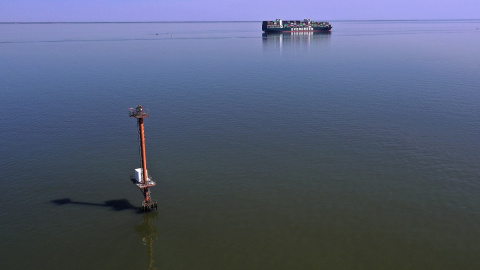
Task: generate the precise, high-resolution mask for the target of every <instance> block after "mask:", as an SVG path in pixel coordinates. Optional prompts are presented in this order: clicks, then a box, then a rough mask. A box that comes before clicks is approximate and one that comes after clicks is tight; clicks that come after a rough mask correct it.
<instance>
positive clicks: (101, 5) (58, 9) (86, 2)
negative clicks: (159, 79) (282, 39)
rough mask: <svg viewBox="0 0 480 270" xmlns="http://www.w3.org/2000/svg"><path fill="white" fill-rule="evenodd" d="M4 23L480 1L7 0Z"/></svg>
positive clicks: (318, 12)
mask: <svg viewBox="0 0 480 270" xmlns="http://www.w3.org/2000/svg"><path fill="white" fill-rule="evenodd" d="M0 10H2V12H1V13H0V22H179V21H263V20H274V19H276V18H282V19H303V18H310V19H312V20H326V21H338V20H475V19H480V15H478V10H480V2H479V1H477V0H457V1H455V0H437V1H433V0H427V1H422V2H418V1H415V0H403V1H401V0H390V1H381V0H365V1H362V2H358V1H354V0H338V1H336V2H330V1H323V0H316V1H312V0H304V1H301V2H294V3H281V2H278V1H273V0H265V1H261V2H258V1H254V0H244V1H240V0H231V1H228V2H225V1H220V0H201V1H200V0H178V1H176V2H168V1H165V0H141V1H126V0H97V1H92V0H83V1H81V0H49V1H44V0H3V1H2V2H0Z"/></svg>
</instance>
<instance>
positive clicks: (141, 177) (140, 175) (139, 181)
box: [129, 105, 157, 212]
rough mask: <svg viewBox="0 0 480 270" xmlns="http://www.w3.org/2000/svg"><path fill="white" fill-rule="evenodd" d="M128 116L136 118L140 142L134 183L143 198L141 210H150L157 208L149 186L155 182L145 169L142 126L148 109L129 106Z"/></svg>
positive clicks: (147, 115)
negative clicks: (139, 163)
mask: <svg viewBox="0 0 480 270" xmlns="http://www.w3.org/2000/svg"><path fill="white" fill-rule="evenodd" d="M129 116H130V117H135V118H137V125H138V141H139V144H140V161H141V166H142V167H141V168H137V169H135V181H134V183H135V185H137V187H138V188H140V190H141V191H142V194H143V197H144V200H143V203H142V210H143V211H145V212H146V211H151V210H154V209H157V202H156V201H153V200H152V198H151V193H150V187H153V186H155V185H156V183H155V182H154V181H153V180H152V179H151V177H150V175H148V171H147V159H146V155H145V131H144V127H143V118H147V117H149V114H148V111H147V110H146V109H145V108H143V106H142V105H138V106H137V108H135V109H133V108H130V112H129Z"/></svg>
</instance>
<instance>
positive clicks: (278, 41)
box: [262, 32, 331, 52]
mask: <svg viewBox="0 0 480 270" xmlns="http://www.w3.org/2000/svg"><path fill="white" fill-rule="evenodd" d="M330 37H331V32H290V33H263V34H262V40H263V49H264V50H268V51H280V52H282V51H284V50H289V51H290V50H292V51H297V52H298V50H307V51H310V49H311V48H316V47H318V45H321V44H323V43H327V42H328V41H329V40H330Z"/></svg>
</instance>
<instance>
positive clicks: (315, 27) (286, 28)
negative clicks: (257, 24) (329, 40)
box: [262, 19, 332, 33]
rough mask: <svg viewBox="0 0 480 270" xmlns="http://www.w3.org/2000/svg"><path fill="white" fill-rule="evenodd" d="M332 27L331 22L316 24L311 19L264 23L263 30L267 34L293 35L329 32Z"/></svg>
mask: <svg viewBox="0 0 480 270" xmlns="http://www.w3.org/2000/svg"><path fill="white" fill-rule="evenodd" d="M331 29H332V26H331V25H330V23H329V22H315V21H312V20H310V19H305V20H303V21H282V20H281V19H276V20H275V21H263V23H262V30H263V31H264V32H265V33H289V32H290V33H291V32H329V31H330V30H331Z"/></svg>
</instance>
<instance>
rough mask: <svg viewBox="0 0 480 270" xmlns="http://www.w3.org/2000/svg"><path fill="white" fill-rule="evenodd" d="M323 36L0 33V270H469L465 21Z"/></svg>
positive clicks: (475, 94)
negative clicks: (141, 120)
mask: <svg viewBox="0 0 480 270" xmlns="http://www.w3.org/2000/svg"><path fill="white" fill-rule="evenodd" d="M332 25H333V26H334V28H333V30H332V33H331V34H330V35H293V36H292V35H280V36H262V33H261V31H260V29H261V24H260V23H259V22H248V23H146V24H143V23H131V24H129V23H123V24H108V23H103V24H0V59H2V61H1V62H0V74H2V75H1V80H0V104H1V107H2V111H3V113H2V114H1V116H0V123H1V132H0V141H1V147H0V154H1V168H2V181H1V182H0V203H1V210H2V211H1V212H0V235H1V241H0V254H1V255H0V268H1V269H36V268H40V269H149V268H150V269H153V268H156V269H478V267H480V259H479V257H478V254H479V252H480V244H479V243H480V211H479V209H480V199H479V198H480V196H479V195H480V184H479V181H480V161H479V160H480V139H479V138H480V125H479V119H480V107H479V106H478V104H480V94H479V90H480V77H479V76H478V74H479V72H480V62H479V61H478V59H480V51H479V50H478V44H480V31H479V30H478V27H479V26H480V21H389V22H378V21H376V22H372V21H342V22H332ZM137 104H142V105H144V106H145V107H147V108H149V111H150V115H151V117H150V118H148V119H146V121H145V129H146V130H145V131H146V140H147V164H148V169H149V172H150V173H151V174H152V176H153V177H154V178H155V179H156V181H157V186H156V187H154V188H153V189H152V196H153V198H154V199H155V200H157V201H158V203H159V210H158V212H156V213H153V214H148V215H144V214H143V213H140V212H139V207H140V205H141V201H142V194H141V193H140V192H139V191H138V189H137V188H136V187H135V186H134V185H132V184H131V183H130V180H129V178H130V175H131V174H133V172H134V171H133V170H134V169H135V168H136V167H138V164H139V157H138V148H137V147H138V142H137V130H136V123H135V120H134V119H131V118H129V117H128V110H127V108H129V107H134V106H136V105H137Z"/></svg>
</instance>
